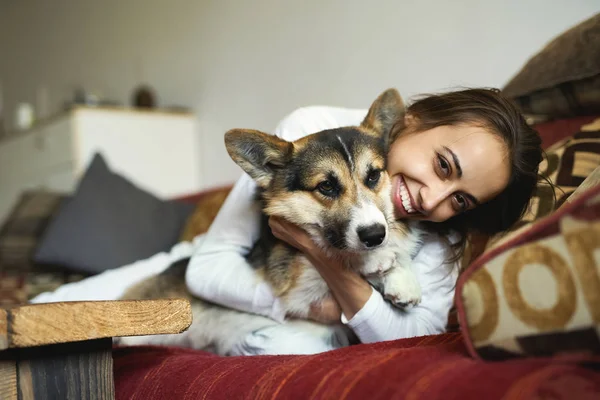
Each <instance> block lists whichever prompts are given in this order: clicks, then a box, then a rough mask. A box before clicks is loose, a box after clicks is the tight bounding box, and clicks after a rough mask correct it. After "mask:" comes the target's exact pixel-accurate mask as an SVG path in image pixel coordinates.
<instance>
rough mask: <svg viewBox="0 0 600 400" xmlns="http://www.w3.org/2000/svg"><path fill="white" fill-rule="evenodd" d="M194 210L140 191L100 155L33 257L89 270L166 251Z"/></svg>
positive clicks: (72, 267)
mask: <svg viewBox="0 0 600 400" xmlns="http://www.w3.org/2000/svg"><path fill="white" fill-rule="evenodd" d="M193 209H194V205H192V204H186V203H183V202H178V201H163V200H160V199H158V198H156V197H155V196H153V195H152V194H150V193H148V192H146V191H144V190H141V189H140V188H138V187H136V186H135V185H133V184H132V183H131V182H129V181H128V180H127V179H125V178H124V177H122V176H120V175H118V174H115V173H113V172H112V171H110V169H109V168H108V166H107V165H106V162H105V161H104V159H103V157H102V156H101V155H100V154H96V155H95V156H94V159H93V160H92V162H91V164H90V165H89V167H88V169H87V171H86V172H85V175H84V176H83V178H82V179H81V181H80V183H79V186H78V187H77V190H76V191H75V193H74V195H73V196H72V197H71V198H69V199H66V200H65V201H64V203H63V205H62V206H61V207H60V209H59V210H58V212H57V213H56V215H55V216H54V217H53V218H52V220H51V221H50V223H49V225H48V227H47V228H46V230H45V232H44V235H43V237H42V240H41V242H40V244H39V246H38V247H37V249H36V252H35V254H34V261H35V262H37V263H41V264H53V265H62V266H64V267H66V268H69V269H71V270H76V271H83V272H87V273H99V272H102V271H104V270H107V269H112V268H117V267H120V266H123V265H127V264H130V263H133V262H135V261H138V260H142V259H145V258H148V257H150V256H152V255H154V254H157V253H160V252H162V251H168V250H169V249H170V248H171V247H172V246H173V245H174V244H175V243H176V242H177V241H178V238H179V235H180V234H181V230H182V229H183V226H184V225H185V221H186V219H187V217H188V216H189V215H190V214H191V213H192V211H193Z"/></svg>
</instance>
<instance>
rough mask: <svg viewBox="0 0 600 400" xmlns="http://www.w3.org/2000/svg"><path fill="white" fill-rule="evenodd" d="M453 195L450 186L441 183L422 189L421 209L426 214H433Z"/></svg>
mask: <svg viewBox="0 0 600 400" xmlns="http://www.w3.org/2000/svg"><path fill="white" fill-rule="evenodd" d="M451 193H452V188H451V187H450V185H445V184H443V183H440V184H438V185H434V186H425V187H423V188H422V189H421V209H422V211H423V213H424V214H426V215H427V214H431V213H432V212H433V210H435V209H436V208H437V207H438V206H439V205H440V204H441V203H442V202H443V201H444V200H446V199H447V198H448V196H449V195H450V194H451Z"/></svg>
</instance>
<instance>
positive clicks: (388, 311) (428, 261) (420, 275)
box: [342, 234, 458, 343]
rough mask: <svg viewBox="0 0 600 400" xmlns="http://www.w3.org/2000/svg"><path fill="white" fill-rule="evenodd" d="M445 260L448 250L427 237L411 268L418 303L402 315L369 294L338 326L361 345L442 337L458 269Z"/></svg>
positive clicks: (374, 294) (386, 303)
mask: <svg viewBox="0 0 600 400" xmlns="http://www.w3.org/2000/svg"><path fill="white" fill-rule="evenodd" d="M448 256H449V249H448V247H447V246H446V245H445V244H443V243H442V242H441V241H440V238H439V236H437V235H435V234H431V235H429V236H428V238H427V239H426V241H425V242H424V244H423V246H422V248H421V250H420V251H419V253H418V254H417V256H416V257H415V259H414V260H413V265H412V267H413V269H414V271H415V273H416V274H417V279H418V281H419V283H420V284H421V289H422V299H421V303H420V304H419V305H418V306H416V307H413V308H412V309H409V310H407V311H402V310H399V309H398V308H396V307H394V306H392V305H391V304H390V303H389V302H387V301H385V300H384V299H383V297H382V295H381V294H380V293H379V292H377V291H375V290H373V292H372V294H371V297H370V298H369V300H368V301H367V302H366V303H365V305H364V306H363V308H361V309H360V311H358V312H357V313H356V314H355V315H354V316H353V317H352V319H350V320H349V321H348V320H347V319H346V318H345V317H344V316H342V322H343V323H345V324H347V325H348V326H349V327H350V328H352V330H353V331H354V332H355V333H356V335H357V336H358V338H359V339H360V340H361V342H362V343H373V342H380V341H385V340H396V339H401V338H408V337H414V336H425V335H433V334H438V333H443V332H444V331H445V330H446V325H447V322H448V313H449V311H450V308H451V307H452V304H453V301H454V287H455V284H456V280H457V278H458V265H456V264H449V263H445V262H444V260H445V259H447V257H448Z"/></svg>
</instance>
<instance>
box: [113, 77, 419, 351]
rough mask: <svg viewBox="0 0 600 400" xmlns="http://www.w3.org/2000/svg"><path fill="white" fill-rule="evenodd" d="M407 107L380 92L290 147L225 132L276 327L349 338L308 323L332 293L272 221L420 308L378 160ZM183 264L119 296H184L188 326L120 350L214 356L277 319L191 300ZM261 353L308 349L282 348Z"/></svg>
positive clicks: (254, 260) (411, 225) (412, 231)
mask: <svg viewBox="0 0 600 400" xmlns="http://www.w3.org/2000/svg"><path fill="white" fill-rule="evenodd" d="M404 114H405V107H404V104H403V102H402V99H401V97H400V94H399V93H398V91H397V90H396V89H388V90H386V91H385V92H383V93H382V94H381V95H380V96H379V97H378V98H377V99H376V100H375V101H374V102H373V103H372V105H371V107H370V109H369V111H368V113H367V116H366V117H365V118H364V120H363V121H362V123H361V124H360V125H359V126H351V127H343V128H338V129H331V130H325V131H321V132H317V133H314V134H311V135H309V136H306V137H304V138H301V139H299V140H297V141H294V142H288V141H285V140H283V139H280V138H278V137H276V136H274V135H270V134H267V133H263V132H260V131H256V130H248V129H233V130H230V131H228V132H227V133H226V134H225V146H226V149H227V151H228V153H229V155H230V157H231V158H232V159H233V161H234V162H235V163H236V164H237V165H239V166H240V167H241V169H242V170H244V171H245V172H246V173H247V174H248V175H249V176H250V177H251V178H252V179H253V180H254V181H255V182H256V185H257V188H258V191H257V201H259V202H260V203H261V207H262V210H263V213H262V222H261V224H262V227H261V235H260V238H259V240H258V241H257V243H256V244H255V246H254V247H253V249H252V250H251V252H250V253H249V254H248V256H247V260H248V262H249V263H250V264H251V265H252V266H253V267H254V268H255V269H256V271H257V274H258V275H259V276H260V277H261V279H263V280H264V281H266V282H268V284H269V285H270V287H271V288H272V290H273V292H274V294H275V295H276V296H278V297H279V298H280V299H281V300H282V303H283V305H284V307H285V311H286V315H290V316H293V317H296V318H291V319H289V320H287V321H286V322H285V323H283V324H282V325H284V326H285V328H284V329H288V330H290V329H292V330H297V331H298V332H303V334H306V335H313V336H314V337H317V338H319V339H322V340H324V341H326V342H328V343H333V342H336V345H335V346H336V347H339V346H346V345H349V344H352V343H354V342H355V341H356V338H355V337H353V335H352V333H351V332H349V329H347V328H346V327H345V326H344V325H342V324H341V323H340V324H334V325H324V324H319V323H316V322H312V321H308V320H306V317H307V316H308V313H309V309H310V305H311V303H315V302H319V301H322V300H324V299H326V298H327V297H328V296H330V295H331V294H330V291H329V288H328V286H327V285H326V283H325V282H324V281H323V279H322V278H321V276H320V275H319V272H318V271H317V270H316V269H315V268H314V267H313V266H312V265H311V263H310V262H309V261H308V260H307V258H306V257H305V256H304V255H303V254H302V253H300V252H299V251H298V250H296V249H295V248H293V247H291V246H290V245H288V244H287V243H284V242H282V241H280V240H278V239H277V238H275V237H274V235H273V234H272V232H271V230H270V229H269V225H268V218H269V217H270V216H278V217H281V218H283V219H285V220H288V221H290V222H292V223H294V224H297V225H299V226H301V227H303V228H304V229H305V230H306V231H307V232H308V234H309V235H310V237H311V238H312V239H313V240H314V241H315V242H316V244H317V245H319V246H321V248H322V249H324V250H325V251H326V252H328V253H329V254H330V255H331V256H332V257H336V258H337V259H339V260H341V261H342V262H343V263H344V264H345V265H346V266H347V268H352V269H354V270H355V271H357V272H359V273H360V274H361V275H362V276H364V277H365V278H366V279H367V280H368V281H369V282H370V283H371V285H372V286H373V287H374V288H375V289H376V290H378V291H380V292H381V293H382V294H383V295H384V296H385V298H386V299H388V300H389V301H390V302H391V303H393V304H394V305H395V306H397V307H399V308H406V307H411V306H414V305H416V304H418V303H419V302H420V299H421V289H420V286H419V283H418V281H417V279H416V276H415V274H414V272H413V271H412V269H411V262H412V258H413V257H414V255H415V253H416V251H417V250H418V248H419V243H420V240H421V237H422V234H423V232H424V231H423V230H422V228H421V227H420V225H419V223H418V222H407V221H398V220H396V219H395V217H394V209H393V204H392V201H391V190H392V187H391V180H390V176H389V175H388V174H387V172H386V158H387V157H386V155H387V151H388V147H389V145H390V142H391V141H392V140H393V139H394V138H393V137H391V135H392V132H394V131H396V129H392V128H393V127H394V126H395V125H396V124H403V123H404ZM188 261H189V259H184V260H181V261H179V262H176V263H174V264H173V265H172V266H170V267H169V268H167V269H166V270H165V271H164V272H163V273H161V274H158V275H156V276H153V277H151V278H148V279H146V280H144V281H142V282H140V283H138V284H136V285H134V286H132V287H131V288H130V289H129V290H128V291H127V293H126V294H125V296H124V297H123V299H154V298H169V297H184V298H187V299H189V300H190V302H191V304H192V313H193V323H192V325H191V326H190V328H189V329H188V330H187V331H186V332H184V333H182V334H179V335H157V336H148V337H129V338H121V340H120V342H119V343H121V344H142V343H154V344H168V345H179V346H189V347H193V348H196V349H203V350H207V351H212V352H214V353H216V354H220V355H230V354H234V353H235V351H234V349H235V348H237V347H236V346H239V345H240V342H241V341H243V340H244V338H245V337H247V335H249V334H250V333H252V332H256V331H258V330H260V329H263V328H266V327H275V326H276V325H277V324H278V323H277V322H275V321H272V320H270V319H269V318H266V317H262V316H258V315H254V314H250V313H244V312H240V311H237V310H232V309H228V308H225V307H222V306H219V305H216V304H212V303H209V302H207V301H203V300H201V299H198V298H194V297H193V296H191V295H190V293H189V292H188V291H187V289H186V285H185V271H186V268H187V264H188ZM275 347H276V348H272V349H271V350H270V351H267V352H266V353H269V354H270V353H275V354H282V353H294V352H311V350H310V349H309V350H294V349H290V348H289V347H290V346H288V347H286V346H285V344H284V346H283V347H284V349H282V348H281V347H277V346H275Z"/></svg>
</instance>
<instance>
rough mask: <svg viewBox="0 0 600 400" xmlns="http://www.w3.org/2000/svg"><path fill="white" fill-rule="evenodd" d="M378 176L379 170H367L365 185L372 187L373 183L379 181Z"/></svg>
mask: <svg viewBox="0 0 600 400" xmlns="http://www.w3.org/2000/svg"><path fill="white" fill-rule="evenodd" d="M379 178H381V171H380V170H373V171H371V172H369V175H367V186H368V187H370V188H374V187H375V185H377V182H379Z"/></svg>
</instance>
